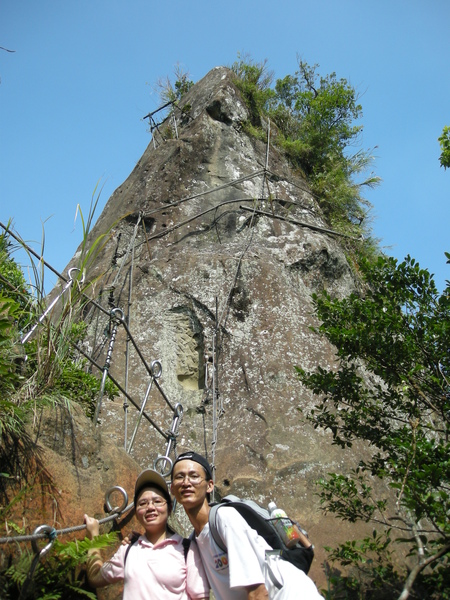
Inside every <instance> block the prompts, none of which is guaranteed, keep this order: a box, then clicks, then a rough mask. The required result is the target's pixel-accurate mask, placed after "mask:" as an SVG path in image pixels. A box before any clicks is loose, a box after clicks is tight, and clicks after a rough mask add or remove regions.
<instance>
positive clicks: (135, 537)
mask: <svg viewBox="0 0 450 600" xmlns="http://www.w3.org/2000/svg"><path fill="white" fill-rule="evenodd" d="M139 538H140V535H139V533H137V532H134V531H133V533H132V535H131V538H130V543H129V544H128V546H127V549H126V550H125V556H124V558H123V568H125V564H126V562H127V558H128V553H129V551H130V550H131V546H133V545H134V544H135V543H136V542H137V541H138V539H139Z"/></svg>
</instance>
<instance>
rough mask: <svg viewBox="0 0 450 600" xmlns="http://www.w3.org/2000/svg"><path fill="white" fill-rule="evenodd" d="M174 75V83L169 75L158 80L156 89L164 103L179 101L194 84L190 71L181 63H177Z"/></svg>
mask: <svg viewBox="0 0 450 600" xmlns="http://www.w3.org/2000/svg"><path fill="white" fill-rule="evenodd" d="M174 76H175V81H174V83H172V80H171V78H170V77H168V76H166V77H162V78H160V79H158V81H157V82H156V89H157V91H158V94H159V98H160V101H161V103H162V104H166V103H167V102H178V101H179V100H181V98H182V97H183V96H184V95H185V94H187V93H188V91H189V90H190V89H191V87H192V86H193V85H194V82H193V81H192V80H191V79H190V75H189V71H184V69H183V68H182V66H181V65H180V64H177V65H175V69H174Z"/></svg>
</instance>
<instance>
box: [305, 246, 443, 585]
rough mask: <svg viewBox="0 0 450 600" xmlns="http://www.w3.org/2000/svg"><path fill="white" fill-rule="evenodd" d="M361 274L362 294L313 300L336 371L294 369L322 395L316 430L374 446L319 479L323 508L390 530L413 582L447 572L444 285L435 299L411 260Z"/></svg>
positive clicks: (343, 441) (314, 417)
mask: <svg viewBox="0 0 450 600" xmlns="http://www.w3.org/2000/svg"><path fill="white" fill-rule="evenodd" d="M446 256H447V258H450V255H449V254H448V253H446ZM361 273H362V275H363V277H364V279H365V281H366V289H365V292H364V293H361V294H352V295H351V296H349V297H348V298H344V299H343V300H336V299H332V298H331V297H330V296H329V295H327V294H325V293H324V294H323V295H321V296H314V302H315V308H316V311H317V315H318V317H319V319H320V321H321V323H322V324H321V326H320V327H319V329H318V332H319V333H321V334H323V335H325V336H326V337H327V338H328V339H329V340H330V341H331V343H332V344H334V346H335V347H336V349H337V368H336V369H333V370H327V369H323V368H321V367H318V368H317V369H316V371H315V372H309V373H308V372H306V371H304V370H303V369H298V375H299V378H300V380H301V381H302V383H303V384H304V385H306V386H307V387H308V388H309V389H311V390H312V391H313V392H314V394H316V395H318V396H320V400H319V401H318V404H317V406H316V407H315V409H314V410H312V411H311V413H310V414H309V415H308V417H307V418H308V419H309V420H310V421H311V423H312V424H313V425H314V427H316V428H317V427H321V428H324V429H326V430H329V431H331V433H332V436H333V443H334V444H337V445H339V446H340V447H342V448H343V449H345V448H348V447H351V446H352V444H353V443H354V442H355V441H356V440H362V441H364V442H367V443H368V444H369V447H370V448H371V449H372V453H371V454H370V455H368V457H366V458H361V460H360V461H359V463H358V465H357V467H356V468H355V470H354V471H353V473H352V474H350V475H349V476H347V477H344V476H342V475H340V474H336V473H334V474H330V475H329V476H328V478H327V479H324V480H322V481H321V482H320V485H321V501H322V504H323V505H324V508H325V510H328V511H331V512H333V513H335V514H337V515H338V516H339V517H340V518H342V519H346V520H349V521H351V522H355V521H357V520H364V521H376V522H379V523H382V524H385V526H386V527H389V528H392V530H393V531H395V532H396V538H395V539H396V541H397V542H400V541H401V542H402V543H403V545H404V546H406V547H407V549H408V552H409V554H410V555H414V556H415V557H416V560H417V561H418V564H419V568H418V569H417V573H416V574H415V575H414V576H415V577H417V576H418V575H419V574H420V571H421V570H422V569H423V568H424V567H425V566H426V565H428V566H429V569H435V568H438V566H439V565H441V562H440V561H444V563H445V565H447V566H448V561H447V559H446V558H443V557H444V556H445V554H446V553H448V552H449V551H450V520H449V516H450V495H449V490H450V443H449V433H450V431H449V429H450V427H449V425H450V385H449V378H448V376H449V372H450V357H449V353H448V349H449V347H450V325H449V324H450V289H449V288H450V283H449V282H447V289H446V290H445V291H444V293H443V294H441V295H440V294H439V293H438V291H437V289H436V286H435V283H434V280H433V277H432V276H431V275H430V273H429V272H428V271H427V270H424V269H421V268H420V266H419V264H418V263H417V262H416V261H415V260H414V259H412V258H410V257H407V258H406V259H405V261H404V262H402V263H400V264H398V262H397V261H396V260H395V259H393V258H386V257H379V259H378V261H377V262H376V263H370V262H369V261H363V262H362V264H361ZM374 478H378V479H379V480H384V481H385V482H386V483H387V484H388V485H389V487H390V488H391V489H392V490H393V491H394V492H395V495H396V502H395V504H394V506H391V505H390V504H389V501H388V500H389V499H388V494H387V493H386V496H385V497H380V496H379V492H378V495H377V494H375V492H374V491H373V489H374V485H373V481H374ZM413 573H414V572H413ZM423 577H424V575H422V578H423ZM405 586H406V587H408V586H410V587H411V586H412V582H408V584H405ZM405 597H406V596H405Z"/></svg>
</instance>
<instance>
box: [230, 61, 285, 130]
mask: <svg viewBox="0 0 450 600" xmlns="http://www.w3.org/2000/svg"><path fill="white" fill-rule="evenodd" d="M231 70H232V71H233V73H234V74H235V76H236V77H235V83H236V86H237V87H238V89H239V90H240V91H241V93H242V97H243V99H244V101H245V103H246V104H247V107H248V108H249V110H250V125H252V126H260V125H261V115H262V114H263V113H265V112H267V105H268V103H269V102H270V100H271V99H272V98H273V97H274V91H273V90H272V89H271V88H270V86H271V83H272V80H273V73H272V72H271V71H268V69H267V61H266V60H265V61H263V62H261V63H255V62H254V61H253V60H252V59H251V58H250V57H249V56H243V57H241V55H240V54H239V53H238V59H237V61H235V62H234V63H233V64H232V65H231Z"/></svg>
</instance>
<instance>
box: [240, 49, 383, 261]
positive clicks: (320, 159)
mask: <svg viewBox="0 0 450 600" xmlns="http://www.w3.org/2000/svg"><path fill="white" fill-rule="evenodd" d="M231 68H232V70H233V72H234V73H235V75H236V80H235V81H236V85H237V87H238V88H239V89H240V91H241V93H242V96H243V98H244V100H245V102H246V103H247V106H248V108H249V110H250V121H249V123H247V124H246V129H247V131H248V132H249V133H251V134H253V135H255V136H256V137H258V138H259V139H261V140H265V139H266V137H267V134H266V133H265V131H264V129H263V121H264V120H267V119H270V120H271V122H272V123H273V124H274V125H275V134H274V139H273V142H272V143H275V144H276V145H277V146H278V147H279V148H281V149H282V150H283V151H284V152H285V154H286V156H287V157H288V158H289V160H290V162H291V164H292V166H293V168H295V169H299V170H300V172H301V173H302V175H303V176H304V177H305V179H306V180H307V181H308V183H309V184H310V186H311V189H312V191H313V193H314V195H315V197H316V199H317V201H318V204H319V206H320V207H321V209H322V211H323V215H324V217H325V218H326V220H327V221H328V222H329V224H330V225H331V226H332V227H334V228H335V229H336V230H338V231H339V232H341V233H344V234H346V235H349V236H352V237H354V238H359V239H360V241H359V243H358V244H356V245H355V244H354V243H353V244H347V248H348V250H349V251H350V253H351V255H352V256H353V257H355V256H356V255H358V254H362V255H365V256H366V257H373V256H374V255H375V254H377V249H376V241H375V240H373V239H372V237H371V232H370V228H369V223H370V209H371V205H370V203H369V202H368V201H367V200H366V199H365V198H364V197H363V195H362V194H363V190H364V188H372V187H375V186H376V185H378V184H379V183H380V178H379V177H377V176H376V175H374V174H373V173H370V174H369V175H368V176H364V174H365V173H367V171H368V169H369V168H370V165H371V163H372V162H373V156H372V154H371V152H369V151H364V150H358V151H354V152H352V150H351V149H352V148H353V147H355V146H357V145H359V138H360V134H361V132H362V125H360V124H355V123H356V122H357V121H358V120H359V119H360V118H361V116H362V106H361V104H360V103H359V95H358V93H357V91H356V90H355V89H354V88H353V87H352V86H351V85H350V84H349V83H348V81H347V80H346V79H337V77H336V74H335V73H331V74H330V75H326V76H321V75H319V73H318V65H313V66H310V65H308V64H307V63H306V62H304V61H303V60H301V59H299V60H298V70H297V71H296V72H295V73H294V74H293V75H286V76H285V77H284V78H282V79H277V80H276V82H275V85H273V74H272V73H271V72H270V71H269V70H268V68H267V63H266V62H262V63H256V62H254V61H252V60H251V59H250V58H248V57H240V56H239V57H238V60H237V61H236V62H235V63H233V65H232V67H231ZM361 177H362V179H361Z"/></svg>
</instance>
